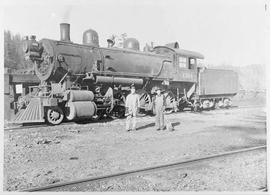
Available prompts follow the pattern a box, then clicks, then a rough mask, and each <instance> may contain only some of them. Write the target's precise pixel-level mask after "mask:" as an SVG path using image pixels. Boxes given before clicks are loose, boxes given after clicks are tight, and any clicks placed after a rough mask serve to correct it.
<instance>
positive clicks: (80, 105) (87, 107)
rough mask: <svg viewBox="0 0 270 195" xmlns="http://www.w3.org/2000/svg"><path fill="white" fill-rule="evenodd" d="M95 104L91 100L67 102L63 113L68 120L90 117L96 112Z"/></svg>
mask: <svg viewBox="0 0 270 195" xmlns="http://www.w3.org/2000/svg"><path fill="white" fill-rule="evenodd" d="M96 111H97V106H96V104H95V103H94V102H92V101H79V102H67V103H66V106H65V114H66V118H67V119H68V120H74V119H81V118H91V117H92V116H94V115H95V114H96Z"/></svg>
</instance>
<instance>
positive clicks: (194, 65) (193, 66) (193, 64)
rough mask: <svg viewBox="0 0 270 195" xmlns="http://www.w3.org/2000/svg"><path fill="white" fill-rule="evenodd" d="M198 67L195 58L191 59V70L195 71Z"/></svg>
mask: <svg viewBox="0 0 270 195" xmlns="http://www.w3.org/2000/svg"><path fill="white" fill-rule="evenodd" d="M195 67H196V59H194V58H189V66H188V68H189V69H194V68H195Z"/></svg>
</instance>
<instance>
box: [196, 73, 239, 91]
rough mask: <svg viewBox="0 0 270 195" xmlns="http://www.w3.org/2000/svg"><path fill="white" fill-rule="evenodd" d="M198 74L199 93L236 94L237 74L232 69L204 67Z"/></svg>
mask: <svg viewBox="0 0 270 195" xmlns="http://www.w3.org/2000/svg"><path fill="white" fill-rule="evenodd" d="M199 74H200V76H199V78H200V83H199V84H200V87H199V95H219V94H223V95H226V94H236V93H237V91H238V75H237V73H236V72H234V71H231V70H217V69H205V70H204V71H202V72H200V73H199Z"/></svg>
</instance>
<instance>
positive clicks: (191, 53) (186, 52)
mask: <svg viewBox="0 0 270 195" xmlns="http://www.w3.org/2000/svg"><path fill="white" fill-rule="evenodd" d="M155 49H164V50H167V51H168V50H169V51H171V52H174V53H176V54H179V55H183V56H188V57H193V58H197V59H204V56H203V55H202V54H200V53H198V52H195V51H189V50H184V49H178V48H171V47H167V46H156V47H154V50H155Z"/></svg>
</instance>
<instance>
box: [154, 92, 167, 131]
mask: <svg viewBox="0 0 270 195" xmlns="http://www.w3.org/2000/svg"><path fill="white" fill-rule="evenodd" d="M156 93H157V95H156V97H155V99H154V102H153V103H154V109H155V111H156V128H157V131H159V130H165V126H164V110H165V97H164V95H163V94H161V88H159V87H158V88H157V89H156Z"/></svg>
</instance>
